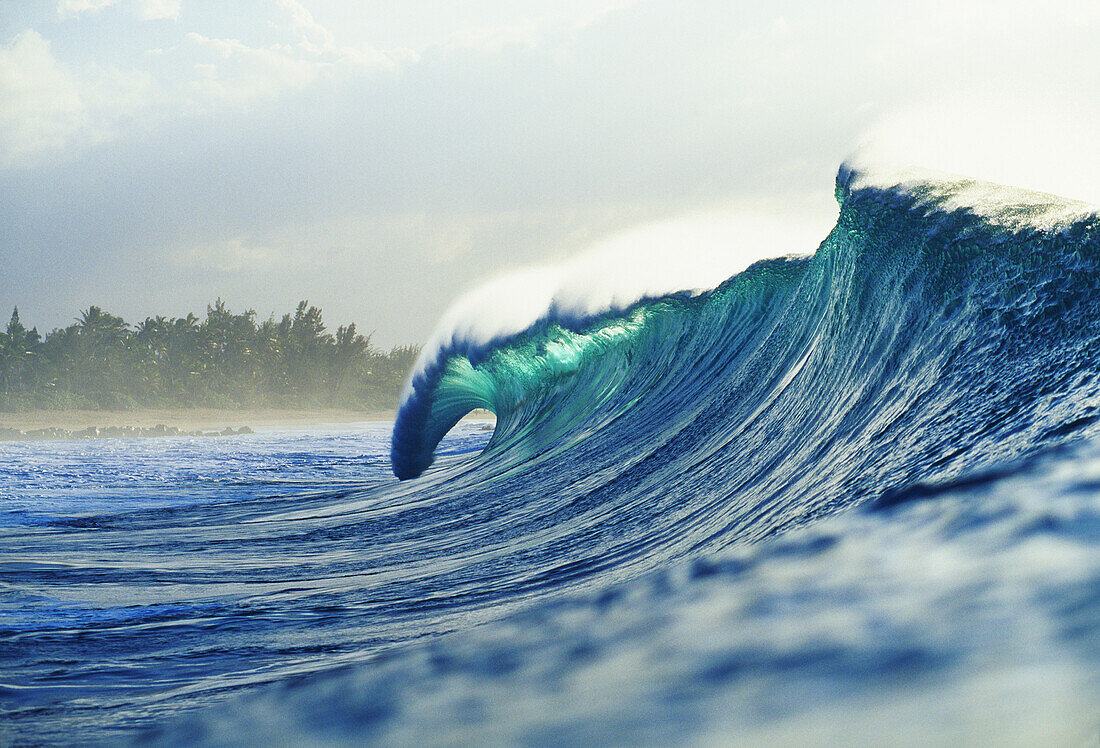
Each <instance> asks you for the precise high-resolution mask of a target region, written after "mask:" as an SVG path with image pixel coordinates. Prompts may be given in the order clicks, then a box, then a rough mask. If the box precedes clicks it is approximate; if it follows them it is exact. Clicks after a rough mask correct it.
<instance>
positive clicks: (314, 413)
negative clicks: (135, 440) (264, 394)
mask: <svg viewBox="0 0 1100 748" xmlns="http://www.w3.org/2000/svg"><path fill="white" fill-rule="evenodd" d="M396 415H397V411H395V410H375V411H365V410H344V409H339V408H331V409H329V408H321V409H306V410H291V409H280V408H242V409H241V410H224V409H220V408H138V409H136V410H28V411H24V412H16V413H0V429H17V430H19V431H37V430H42V429H60V430H63V431H84V430H86V429H89V428H93V427H94V428H99V429H107V428H134V429H151V428H154V427H156V426H167V427H174V428H177V429H179V430H181V431H222V430H224V429H226V428H234V429H236V428H239V427H242V426H248V427H250V428H256V427H261V428H267V427H278V426H308V425H312V424H319V423H355V422H358V421H392V420H393V419H394V418H395V417H396Z"/></svg>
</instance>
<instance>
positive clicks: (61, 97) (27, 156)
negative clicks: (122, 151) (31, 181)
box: [0, 31, 150, 167]
mask: <svg viewBox="0 0 1100 748" xmlns="http://www.w3.org/2000/svg"><path fill="white" fill-rule="evenodd" d="M149 86H150V79H149V76H148V75H145V74H141V73H122V72H120V71H118V70H117V69H113V68H94V69H89V70H87V71H83V74H77V73H76V72H74V71H73V70H72V69H71V68H70V67H69V66H67V65H65V64H64V63H62V62H60V61H59V60H58V59H57V58H56V57H54V55H53V54H52V51H51V48H50V43H49V42H48V41H46V40H45V39H43V38H42V37H41V36H40V35H39V34H38V33H37V32H35V31H26V32H23V33H22V34H19V35H18V36H16V37H15V38H14V39H13V40H12V41H11V42H10V43H9V44H6V45H3V46H0V165H2V166H4V167H12V166H21V165H26V164H28V163H33V162H34V161H35V160H36V159H39V158H42V157H44V156H47V155H49V154H51V153H54V152H57V151H59V150H62V149H64V148H66V147H68V146H70V145H71V144H73V143H74V142H77V141H80V142H82V143H83V144H85V145H93V144H95V143H100V142H103V141H104V140H107V139H109V138H110V137H112V136H113V135H114V133H115V131H116V125H117V124H118V122H119V121H120V120H121V119H122V118H124V117H125V116H126V115H127V114H128V113H130V112H132V111H134V110H135V109H136V108H138V107H139V106H140V102H141V100H142V97H143V95H144V93H145V92H146V91H147V90H148V88H149Z"/></svg>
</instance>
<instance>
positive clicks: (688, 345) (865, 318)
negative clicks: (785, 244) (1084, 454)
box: [391, 163, 1100, 548]
mask: <svg viewBox="0 0 1100 748" xmlns="http://www.w3.org/2000/svg"><path fill="white" fill-rule="evenodd" d="M836 197H837V201H838V203H839V205H840V214H839V217H838V219H837V223H836V226H835V227H834V228H833V230H832V231H831V232H830V233H829V235H828V236H827V237H826V238H825V240H824V241H823V242H822V244H821V246H820V247H819V248H818V250H817V251H816V253H814V254H813V255H810V256H802V257H784V258H777V259H771V260H765V261H761V262H758V263H756V264H754V265H752V266H751V267H749V268H748V269H746V270H745V271H743V272H741V273H738V274H737V275H734V276H733V277H731V278H729V279H728V280H726V281H725V282H723V283H721V284H720V285H718V286H717V287H715V288H712V289H710V290H704V291H700V290H698V289H693V290H690V291H684V292H678V293H666V294H659V295H652V296H648V295H642V296H640V297H638V298H636V299H632V300H627V301H625V302H622V301H620V302H619V303H617V304H607V305H605V306H606V308H604V309H600V310H598V311H596V312H594V313H584V312H581V313H578V312H577V311H576V309H575V307H574V308H572V309H570V308H563V307H562V306H561V305H558V304H556V303H555V301H554V300H553V299H551V301H550V303H549V304H548V305H547V306H546V308H545V309H544V310H543V312H542V313H541V314H540V315H538V316H537V319H536V320H535V321H534V322H533V323H531V324H528V325H527V326H526V327H525V328H524V329H522V330H520V331H512V332H509V333H506V334H501V335H496V336H485V335H482V336H478V335H473V334H469V333H468V329H467V330H466V331H465V332H463V333H458V332H455V331H454V330H453V329H452V330H451V331H450V334H447V332H446V331H445V333H444V334H442V335H439V336H437V340H441V341H445V342H442V343H438V344H437V345H436V346H435V347H434V348H432V349H430V350H428V351H427V352H426V354H425V356H424V357H422V360H421V362H420V364H419V365H418V368H417V370H416V371H415V372H414V374H413V376H412V378H411V381H410V384H409V387H408V388H407V391H406V395H405V399H404V401H403V403H402V406H401V409H400V411H399V414H398V418H397V421H396V423H395V426H394V430H393V435H392V449H391V462H392V466H393V470H394V473H395V474H396V475H397V476H398V477H399V478H403V479H409V478H415V477H417V476H419V475H421V474H422V473H423V472H424V471H425V470H426V469H427V468H428V467H429V466H430V465H431V463H432V459H433V451H434V449H435V447H436V445H437V443H438V442H439V440H440V439H441V438H442V437H443V436H444V435H445V434H446V433H447V432H448V431H449V430H450V429H451V428H452V427H453V426H454V424H455V423H456V422H457V421H458V420H459V419H460V418H461V417H462V416H463V415H465V414H466V413H468V412H469V411H470V410H472V409H475V408H485V409H488V410H491V411H493V412H494V413H495V414H496V416H497V426H496V430H495V433H494V434H493V437H492V439H491V441H490V442H489V444H488V446H487V447H486V448H485V450H484V452H483V453H482V454H481V455H480V456H479V457H478V458H477V459H476V460H475V463H474V465H473V466H472V467H471V469H473V470H476V471H477V473H478V475H479V476H480V478H481V479H484V480H487V481H492V480H494V479H495V478H496V477H498V476H508V475H514V474H516V473H523V474H526V475H527V476H528V478H529V479H530V481H531V484H530V485H531V489H530V490H531V491H532V492H534V493H539V492H553V491H555V490H560V489H562V486H561V484H560V480H558V479H554V480H548V481H547V482H542V481H543V480H544V477H545V476H549V475H554V476H562V475H564V476H568V480H569V481H572V482H574V485H573V486H571V488H570V490H569V491H568V493H569V494H570V495H576V494H577V493H578V492H579V493H582V494H585V495H588V496H589V497H590V500H592V501H594V500H595V499H593V498H591V497H593V496H594V495H595V494H602V495H605V496H612V495H613V496H615V497H616V502H617V503H619V504H620V505H622V506H638V505H641V504H645V503H646V502H652V503H657V504H662V505H668V506H670V507H677V509H675V510H671V511H672V514H673V515H675V516H676V517H677V520H678V521H680V520H682V521H683V522H685V523H686V525H683V526H681V527H680V531H681V532H682V534H681V535H679V536H678V538H679V539H678V540H677V544H678V545H682V544H683V543H684V542H685V540H684V538H685V537H687V538H690V545H691V546H692V547H696V548H703V547H714V546H716V545H724V544H726V543H728V542H730V541H731V540H732V539H735V538H743V537H749V538H752V537H762V536H765V535H769V534H772V533H776V532H779V531H781V530H783V529H784V528H787V527H789V526H790V525H791V524H792V523H798V522H803V521H806V520H807V519H809V518H812V517H815V516H818V515H820V514H822V513H824V512H828V511H830V510H832V509H835V508H837V507H841V506H850V505H853V504H856V503H859V502H861V501H863V500H864V499H868V498H880V497H882V496H889V495H894V494H897V493H898V492H899V491H902V490H904V489H905V487H906V486H910V485H912V484H915V483H938V482H945V481H950V480H952V479H953V478H955V477H957V476H960V475H963V474H968V473H971V472H973V471H980V470H982V469H985V467H987V466H989V465H993V464H997V463H1000V462H1003V461H1005V460H1014V459H1018V458H1020V457H1023V456H1026V455H1028V454H1032V453H1034V452H1036V451H1037V450H1042V449H1043V448H1045V447H1046V446H1048V445H1051V444H1054V443H1060V442H1062V441H1064V440H1066V439H1070V438H1074V437H1076V436H1078V435H1080V434H1082V433H1087V432H1091V431H1092V430H1093V429H1094V424H1095V420H1096V417H1095V414H1096V408H1097V405H1098V403H1100V400H1098V398H1100V389H1098V385H1097V377H1096V374H1097V369H1098V363H1100V335H1098V334H1097V333H1098V332H1100V328H1098V324H1100V323H1098V320H1100V314H1098V313H1100V308H1098V301H1097V300H1098V298H1100V296H1098V295H1097V293H1096V286H1097V278H1098V277H1100V276H1098V273H1097V270H1098V267H1097V262H1098V260H1100V214H1098V212H1097V210H1096V209H1095V208H1093V207H1091V206H1088V205H1085V204H1083V203H1076V202H1072V201H1067V200H1063V199H1061V198H1056V197H1054V196H1051V195H1043V194H1040V193H1034V192H1027V191H1024V190H1018V189H1015V188H1010V187H1004V186H999V185H992V184H988V183H982V182H977V181H974V180H969V179H965V178H962V177H953V176H949V175H939V174H932V173H927V172H925V173H922V172H914V171H887V170H882V169H880V170H877V171H874V170H871V171H869V170H867V169H864V168H861V167H858V166H855V165H853V164H851V163H846V164H844V165H843V166H842V167H841V168H840V170H839V172H838V175H837V179H836ZM1067 424H1073V426H1067ZM547 463H552V464H553V470H552V471H550V470H548V469H545V470H540V466H541V465H544V464H547ZM646 514H650V513H649V512H646ZM650 516H653V515H650ZM670 516H671V515H670ZM663 519H664V520H665V521H668V516H666V517H664V518H663ZM684 530H686V532H684Z"/></svg>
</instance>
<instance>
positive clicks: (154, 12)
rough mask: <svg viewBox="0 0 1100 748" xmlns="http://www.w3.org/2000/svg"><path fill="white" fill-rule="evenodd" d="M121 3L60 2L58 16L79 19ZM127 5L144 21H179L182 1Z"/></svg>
mask: <svg viewBox="0 0 1100 748" xmlns="http://www.w3.org/2000/svg"><path fill="white" fill-rule="evenodd" d="M120 2H122V0H60V2H59V3H58V4H57V15H58V17H59V18H62V19H70V18H79V17H80V16H82V15H84V14H85V13H98V12H99V11H101V10H103V9H104V8H108V7H110V6H112V5H118V4H119V3H120ZM126 5H128V6H129V7H130V10H131V11H132V12H133V13H134V15H136V16H137V17H138V18H140V19H142V20H144V21H156V20H161V19H166V18H170V19H178V18H179V13H180V0H132V2H128V3H126Z"/></svg>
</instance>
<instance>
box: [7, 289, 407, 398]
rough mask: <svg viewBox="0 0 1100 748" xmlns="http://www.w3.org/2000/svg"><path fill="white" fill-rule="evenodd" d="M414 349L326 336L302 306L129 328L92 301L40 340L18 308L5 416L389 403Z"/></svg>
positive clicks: (345, 333) (158, 320)
mask: <svg viewBox="0 0 1100 748" xmlns="http://www.w3.org/2000/svg"><path fill="white" fill-rule="evenodd" d="M419 352H420V349H419V348H418V347H417V346H398V347H395V348H393V349H391V350H390V351H380V350H378V349H376V348H375V347H373V346H372V345H371V342H370V335H363V334H361V333H360V332H359V331H358V330H357V329H356V326H355V324H354V323H352V324H349V325H346V326H345V325H341V326H340V327H337V328H336V332H335V334H333V333H331V332H329V331H328V330H327V329H326V327H325V324H324V321H323V319H322V314H321V310H320V309H319V308H317V307H316V306H311V305H310V304H309V302H308V301H302V302H299V304H298V306H297V308H296V309H295V310H294V312H293V314H285V315H283V317H282V319H280V320H278V321H276V319H275V317H274V316H272V317H270V318H268V319H266V320H263V321H260V322H257V320H256V312H255V311H254V310H251V309H250V310H248V311H246V312H242V313H240V314H234V313H233V312H232V311H230V310H229V309H228V308H227V307H226V305H225V303H224V302H223V301H222V300H221V299H220V298H219V299H218V300H217V301H215V302H214V303H213V304H211V305H209V306H207V308H206V318H205V319H199V318H198V317H197V316H195V315H194V314H188V315H187V316H186V317H175V318H171V319H168V318H165V317H162V316H157V317H147V318H146V319H145V320H144V321H142V322H140V323H138V324H136V325H132V324H130V323H128V322H126V321H125V320H123V319H122V318H121V317H116V316H114V315H112V314H108V313H107V312H105V311H103V309H102V308H100V307H98V306H90V307H88V308H87V309H85V310H84V311H82V312H81V313H80V315H79V316H78V317H77V318H76V319H75V320H74V321H73V323H72V324H70V325H69V326H68V327H64V328H58V329H55V330H53V331H52V332H50V333H48V334H46V336H45V337H42V336H41V335H39V333H38V330H37V329H36V328H34V327H32V328H30V329H28V328H27V327H26V326H24V325H23V323H22V322H21V321H20V319H19V309H18V307H17V308H16V309H15V310H14V311H13V312H12V315H11V320H10V321H9V322H8V325H7V328H6V329H5V330H4V331H3V332H0V410H4V411H17V410H29V409H34V408H43V409H69V408H73V409H77V408H79V409H124V410H125V409H132V408H142V407H213V408H246V407H277V408H323V407H339V408H352V409H380V408H389V407H394V405H395V404H396V402H397V399H398V397H399V395H400V391H401V387H402V385H403V383H404V380H405V377H406V375H407V374H408V372H409V370H410V369H411V368H412V365H413V363H414V362H415V360H416V357H417V355H418V354H419Z"/></svg>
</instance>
